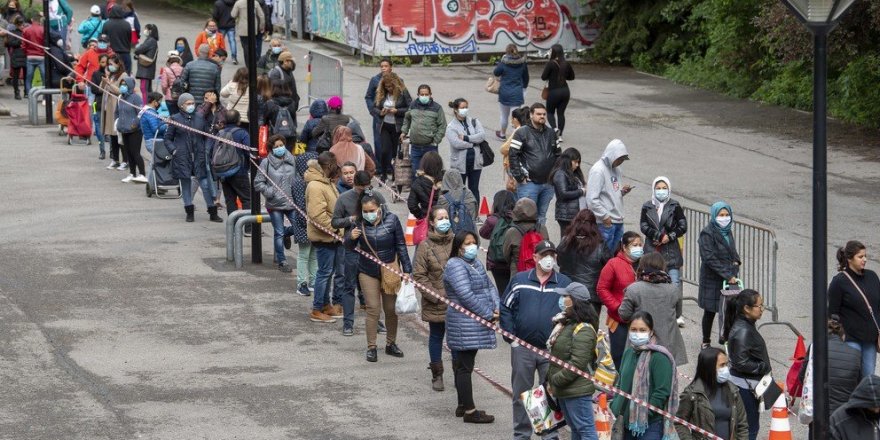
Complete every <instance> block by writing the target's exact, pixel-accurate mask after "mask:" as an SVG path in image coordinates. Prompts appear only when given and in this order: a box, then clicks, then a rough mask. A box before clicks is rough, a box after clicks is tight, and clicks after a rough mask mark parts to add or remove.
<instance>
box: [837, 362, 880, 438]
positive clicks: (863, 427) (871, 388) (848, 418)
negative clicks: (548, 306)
mask: <svg viewBox="0 0 880 440" xmlns="http://www.w3.org/2000/svg"><path fill="white" fill-rule="evenodd" d="M874 408H880V377H877V376H868V377H866V378H864V379H862V381H861V382H860V383H859V386H857V387H856V390H855V391H853V394H852V397H850V398H849V401H847V402H846V404H845V405H843V406H841V407H840V408H838V409H837V411H834V414H831V420H830V423H829V429H828V431H829V432H830V433H831V438H832V439H833V440H880V429H878V427H877V425H876V423H877V417H876V416H874V417H868V414H869V411H870V410H872V409H874Z"/></svg>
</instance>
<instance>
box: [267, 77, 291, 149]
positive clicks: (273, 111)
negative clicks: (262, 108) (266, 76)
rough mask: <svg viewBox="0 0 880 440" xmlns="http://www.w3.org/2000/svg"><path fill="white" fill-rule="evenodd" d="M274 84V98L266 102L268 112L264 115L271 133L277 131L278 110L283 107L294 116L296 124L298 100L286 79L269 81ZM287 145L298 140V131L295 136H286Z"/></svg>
mask: <svg viewBox="0 0 880 440" xmlns="http://www.w3.org/2000/svg"><path fill="white" fill-rule="evenodd" d="M269 82H270V84H271V86H272V99H270V100H269V101H268V102H266V112H265V113H264V115H263V121H264V122H265V123H266V124H268V125H269V132H270V134H276V133H275V131H276V130H275V128H276V127H274V126H275V120H276V119H277V118H278V112H279V111H280V110H281V109H282V108H286V109H287V112H288V113H289V114H290V116H291V117H292V118H293V123H294V126H295V124H296V100H295V97H294V93H293V91H292V90H291V89H290V85H289V84H288V83H286V82H284V81H271V80H270V81H269ZM286 139H287V145H288V146H290V147H292V146H293V144H294V143H295V142H296V133H294V135H293V136H286Z"/></svg>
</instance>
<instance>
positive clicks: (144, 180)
mask: <svg viewBox="0 0 880 440" xmlns="http://www.w3.org/2000/svg"><path fill="white" fill-rule="evenodd" d="M131 181H132V182H134V183H147V178H146V177H144V175H143V174H138V175H137V177H135V178H134V179H131Z"/></svg>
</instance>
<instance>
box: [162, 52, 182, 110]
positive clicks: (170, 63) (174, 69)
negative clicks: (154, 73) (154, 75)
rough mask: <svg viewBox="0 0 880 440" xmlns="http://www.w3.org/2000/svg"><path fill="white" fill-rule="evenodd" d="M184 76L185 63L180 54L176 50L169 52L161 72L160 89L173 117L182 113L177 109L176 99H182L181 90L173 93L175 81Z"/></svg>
mask: <svg viewBox="0 0 880 440" xmlns="http://www.w3.org/2000/svg"><path fill="white" fill-rule="evenodd" d="M182 75H183V61H181V59H180V54H179V53H178V52H177V51H176V50H171V51H169V52H168V58H166V60H165V65H164V66H162V69H161V70H160V71H159V78H160V80H159V87H160V88H161V90H162V94H163V95H164V96H165V103H166V105H167V106H168V113H170V114H171V115H176V114H177V113H178V112H180V108H178V107H177V99H175V98H179V97H180V96H179V93H180V90H176V91H173V90H172V86H173V85H174V81H175V80H176V79H177V78H180V77H181V76H182Z"/></svg>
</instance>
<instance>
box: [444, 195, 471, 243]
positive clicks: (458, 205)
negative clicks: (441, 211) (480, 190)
mask: <svg viewBox="0 0 880 440" xmlns="http://www.w3.org/2000/svg"><path fill="white" fill-rule="evenodd" d="M465 191H468V189H467V188H462V190H461V197H459V199H458V200H452V199H451V198H450V197H449V194H444V195H443V197H444V198H445V199H446V202H447V203H449V207H448V210H449V220H450V222H451V223H452V232H453V233H456V234H457V233H459V232H460V231H470V232H474V233H476V232H477V226H476V225H475V224H474V217H473V215H472V214H471V213H470V212H469V211H468V208H467V206H465V204H464V196H465V195H466V194H467V193H466V192H465Z"/></svg>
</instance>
